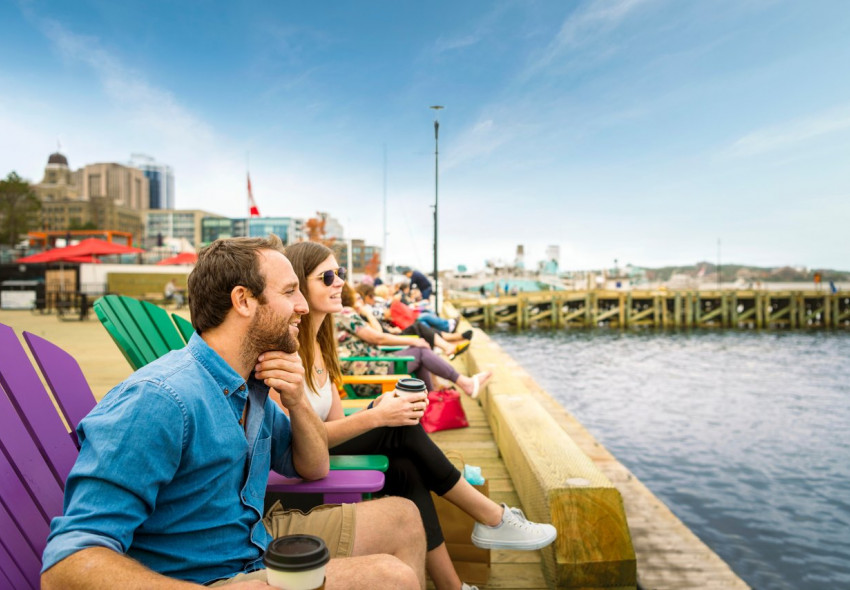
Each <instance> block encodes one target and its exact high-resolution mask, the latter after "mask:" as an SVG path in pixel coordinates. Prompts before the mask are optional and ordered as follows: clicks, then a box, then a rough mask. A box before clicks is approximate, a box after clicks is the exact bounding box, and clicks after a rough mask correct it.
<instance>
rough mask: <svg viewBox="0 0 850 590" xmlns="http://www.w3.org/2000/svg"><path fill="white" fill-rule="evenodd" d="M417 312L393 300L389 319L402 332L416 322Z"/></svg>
mask: <svg viewBox="0 0 850 590" xmlns="http://www.w3.org/2000/svg"><path fill="white" fill-rule="evenodd" d="M417 316H419V312H418V311H417V310H415V309H413V308H412V307H410V306H409V305H405V304H404V303H402V302H401V301H398V300H393V302H392V303H390V319H391V320H392V322H393V323H394V324H395V325H396V326H397V327H399V328H401V329H402V330H404V329H405V328H406V327H408V326H409V325H411V324H412V323H413V322H415V321H416V318H417Z"/></svg>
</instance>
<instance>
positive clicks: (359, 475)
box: [0, 324, 384, 589]
mask: <svg viewBox="0 0 850 590" xmlns="http://www.w3.org/2000/svg"><path fill="white" fill-rule="evenodd" d="M24 338H25V340H26V341H27V344H28V345H29V347H30V350H31V352H32V353H33V356H34V357H35V359H36V363H37V364H38V366H39V367H40V368H41V370H42V373H43V374H44V378H45V381H47V383H48V386H49V387H50V388H51V390H52V392H53V396H54V399H55V400H56V406H58V408H59V411H58V412H57V410H56V406H54V404H53V401H52V400H51V398H50V396H49V395H48V393H47V391H45V389H44V387H43V385H42V384H41V380H40V378H39V376H38V373H37V371H36V369H35V367H34V366H33V365H32V363H31V362H30V361H29V358H28V357H27V355H26V352H25V351H24V348H23V346H21V343H20V341H19V340H18V338H17V336H16V334H15V332H14V330H13V329H12V328H11V327H9V326H6V325H5V324H0V350H2V351H3V354H2V355H0V389H2V391H0V530H2V531H3V534H2V535H0V582H2V583H5V585H3V584H0V587H2V588H7V587H8V588H33V589H37V588H38V587H39V570H40V569H41V554H42V552H43V550H44V546H45V544H46V541H47V536H48V533H49V525H50V520H51V519H52V518H53V517H55V516H58V515H59V514H61V513H62V505H63V494H64V488H65V480H66V479H67V477H68V473H69V472H70V470H71V467H72V466H73V464H74V461H75V460H76V457H77V454H78V451H79V448H78V443H77V438H76V434H75V433H74V432H73V430H74V429H75V428H76V426H77V424H79V422H80V420H82V418H83V417H84V416H85V415H86V414H87V413H88V412H89V411H90V410H91V408H93V407H94V405H95V399H94V396H93V395H92V393H91V389H90V388H89V385H88V383H87V382H86V379H85V376H84V375H83V373H82V371H81V370H80V367H79V365H78V364H77V362H76V361H75V360H74V358H73V357H72V356H71V355H69V354H68V353H67V352H65V351H64V350H62V349H61V348H59V347H57V346H55V345H54V344H52V343H50V342H49V341H47V340H44V339H43V338H40V337H38V336H35V335H34V334H30V333H27V332H24ZM60 415H61V417H60ZM63 420H64V421H65V422H67V424H68V425H69V426H70V428H71V431H72V432H70V433H69V432H68V429H67V428H66V426H65V423H64V422H63ZM383 485H384V474H383V473H382V472H380V471H371V470H362V471H348V470H339V471H333V472H331V473H330V474H329V475H328V477H327V478H325V479H322V480H319V481H313V482H302V481H301V480H298V479H288V478H285V477H282V476H280V475H278V474H276V473H274V472H272V473H271V474H270V475H269V487H268V490H269V491H285V492H294V493H312V494H316V493H319V494H323V496H324V500H325V501H326V502H341V501H344V502H352V501H357V500H359V499H360V498H361V495H362V493H364V492H375V491H378V490H380V489H381V488H382V487H383Z"/></svg>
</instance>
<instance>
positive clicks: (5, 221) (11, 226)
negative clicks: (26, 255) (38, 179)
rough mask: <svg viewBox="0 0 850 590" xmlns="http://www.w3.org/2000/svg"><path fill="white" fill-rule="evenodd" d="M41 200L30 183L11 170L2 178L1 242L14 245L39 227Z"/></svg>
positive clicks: (0, 205) (0, 191)
mask: <svg viewBox="0 0 850 590" xmlns="http://www.w3.org/2000/svg"><path fill="white" fill-rule="evenodd" d="M39 209H41V201H39V200H38V197H36V196H35V193H34V192H33V190H32V187H31V186H30V184H29V183H28V182H27V181H26V180H24V179H22V178H21V177H20V176H18V175H17V174H16V173H15V172H10V173H9V175H8V176H7V177H6V178H5V179H4V180H0V243H2V244H8V245H9V246H11V247H14V246H15V244H16V243H17V242H18V240H19V239H20V236H22V235H23V234H26V233H27V232H28V231H29V230H31V229H34V228H36V227H38V211H39Z"/></svg>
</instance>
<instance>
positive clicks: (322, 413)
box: [307, 378, 334, 422]
mask: <svg viewBox="0 0 850 590" xmlns="http://www.w3.org/2000/svg"><path fill="white" fill-rule="evenodd" d="M307 399H309V400H310V405H311V406H313V410H314V411H315V412H316V414H318V415H319V418H321V419H322V422H326V421H327V419H328V414H330V413H331V403H332V402H333V399H334V395H333V383H332V382H331V380H330V378H328V379H327V381H325V384H324V385H322V386H321V387H320V388H319V391H318V392H314V391H312V390H310V389H308V390H307Z"/></svg>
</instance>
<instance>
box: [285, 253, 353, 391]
mask: <svg viewBox="0 0 850 590" xmlns="http://www.w3.org/2000/svg"><path fill="white" fill-rule="evenodd" d="M284 254H285V255H286V257H287V258H288V259H289V261H290V262H291V263H292V268H294V269H295V274H296V275H297V276H298V285H299V288H300V289H301V293H302V294H303V295H304V297H305V298H306V299H307V300H308V301H309V299H310V297H309V296H308V291H309V289H310V284H309V281H310V277H311V276H312V275H313V271H314V270H316V267H318V266H319V265H320V264H321V263H323V262H324V261H325V260H326V259H327V258H328V256H331V255H332V254H333V251H332V250H331V249H330V248H328V247H327V246H324V245H322V244H319V243H318V242H298V243H297V244H292V245H291V246H287V247H286V251H285V252H284ZM312 338H313V318H312V317H311V316H310V314H307V315H305V316H301V326H300V329H299V330H298V343H299V347H298V356H300V357H301V362H302V363H304V373H305V376H306V378H307V385H308V386H309V388H310V390H311V391H313V393H316V392H317V391H318V389H319V388H318V385H317V384H316V378H315V377H314V375H313V367H314V366H315V365H314V363H315V362H316V355H315V349H314V348H313V342H312ZM316 339H317V340H318V341H319V349H320V350H321V351H322V359H323V360H324V361H325V370H327V372H328V377H329V378H330V379H331V380H332V381H333V382H334V384H335V385H337V386H338V385H339V384H340V383H341V382H342V369H340V366H339V354H338V353H337V350H336V345H337V341H336V331H335V330H334V319H333V316H332V315H331V314H328V315H327V316H325V319H324V320H323V321H322V325H321V326H320V327H319V332H318V336H317V337H316ZM316 395H318V393H316Z"/></svg>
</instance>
